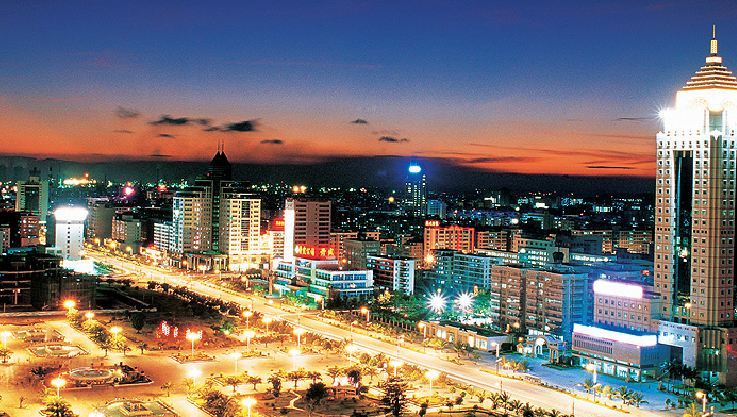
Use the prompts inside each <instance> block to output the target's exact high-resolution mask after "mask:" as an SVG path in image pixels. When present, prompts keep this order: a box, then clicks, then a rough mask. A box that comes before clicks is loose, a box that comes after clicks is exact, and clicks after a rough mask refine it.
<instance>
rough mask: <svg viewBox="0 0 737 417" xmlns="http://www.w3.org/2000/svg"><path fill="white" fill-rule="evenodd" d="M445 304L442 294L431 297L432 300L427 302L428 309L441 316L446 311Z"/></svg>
mask: <svg viewBox="0 0 737 417" xmlns="http://www.w3.org/2000/svg"><path fill="white" fill-rule="evenodd" d="M445 303H446V300H445V297H443V296H442V295H440V294H433V295H431V296H430V299H429V300H428V301H427V305H428V307H430V310H432V311H433V312H434V313H435V314H441V313H442V312H443V311H445Z"/></svg>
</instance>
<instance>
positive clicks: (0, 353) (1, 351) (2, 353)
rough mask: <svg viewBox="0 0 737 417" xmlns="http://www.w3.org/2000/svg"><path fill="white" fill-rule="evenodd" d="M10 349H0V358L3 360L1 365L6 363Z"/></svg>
mask: <svg viewBox="0 0 737 417" xmlns="http://www.w3.org/2000/svg"><path fill="white" fill-rule="evenodd" d="M10 353H11V352H10V349H8V348H0V358H3V363H8V358H9V357H10Z"/></svg>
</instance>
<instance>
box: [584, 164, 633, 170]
mask: <svg viewBox="0 0 737 417" xmlns="http://www.w3.org/2000/svg"><path fill="white" fill-rule="evenodd" d="M586 168H589V169H634V168H632V167H623V166H616V165H589V166H587V167H586Z"/></svg>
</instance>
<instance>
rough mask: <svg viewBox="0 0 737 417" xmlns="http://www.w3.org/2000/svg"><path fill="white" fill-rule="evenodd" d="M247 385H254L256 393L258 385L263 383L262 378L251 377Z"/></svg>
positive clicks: (247, 380)
mask: <svg viewBox="0 0 737 417" xmlns="http://www.w3.org/2000/svg"><path fill="white" fill-rule="evenodd" d="M246 383H248V384H251V385H253V390H254V391H256V385H258V384H260V383H261V378H260V377H258V376H249V377H248V379H246Z"/></svg>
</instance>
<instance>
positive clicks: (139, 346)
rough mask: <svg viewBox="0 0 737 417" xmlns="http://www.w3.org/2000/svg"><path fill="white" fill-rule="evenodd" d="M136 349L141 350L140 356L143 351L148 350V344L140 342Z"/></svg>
mask: <svg viewBox="0 0 737 417" xmlns="http://www.w3.org/2000/svg"><path fill="white" fill-rule="evenodd" d="M138 349H140V350H141V355H143V351H144V350H146V349H148V344H147V343H146V342H140V343H138Z"/></svg>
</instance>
